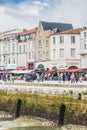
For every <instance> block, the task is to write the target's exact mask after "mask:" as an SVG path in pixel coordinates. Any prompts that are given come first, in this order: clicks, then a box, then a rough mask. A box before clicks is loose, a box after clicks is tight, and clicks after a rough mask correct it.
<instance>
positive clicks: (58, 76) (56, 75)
mask: <svg viewBox="0 0 87 130" xmlns="http://www.w3.org/2000/svg"><path fill="white" fill-rule="evenodd" d="M0 80H3V81H14V80H24V81H27V82H28V81H34V80H37V81H38V82H40V81H41V82H43V81H58V83H61V82H63V83H65V81H68V82H71V83H77V82H82V81H83V80H84V81H86V80H87V73H77V72H72V73H69V72H53V73H47V72H40V73H36V72H33V73H31V74H19V75H17V74H7V73H6V74H0Z"/></svg>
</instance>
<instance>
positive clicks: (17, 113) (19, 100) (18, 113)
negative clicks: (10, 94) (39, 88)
mask: <svg viewBox="0 0 87 130" xmlns="http://www.w3.org/2000/svg"><path fill="white" fill-rule="evenodd" d="M20 107H21V99H18V101H17V106H16V113H15V118H18V117H19V116H20Z"/></svg>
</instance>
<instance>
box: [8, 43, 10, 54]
mask: <svg viewBox="0 0 87 130" xmlns="http://www.w3.org/2000/svg"><path fill="white" fill-rule="evenodd" d="M8 53H10V44H8Z"/></svg>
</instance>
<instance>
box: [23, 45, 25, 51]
mask: <svg viewBox="0 0 87 130" xmlns="http://www.w3.org/2000/svg"><path fill="white" fill-rule="evenodd" d="M23 53H25V45H23Z"/></svg>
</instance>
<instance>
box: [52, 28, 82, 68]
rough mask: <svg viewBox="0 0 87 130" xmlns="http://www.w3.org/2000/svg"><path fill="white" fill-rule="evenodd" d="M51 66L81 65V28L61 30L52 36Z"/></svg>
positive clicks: (74, 66) (73, 66)
mask: <svg viewBox="0 0 87 130" xmlns="http://www.w3.org/2000/svg"><path fill="white" fill-rule="evenodd" d="M50 51H51V53H50V55H51V56H50V57H51V63H50V68H52V67H56V68H65V69H66V68H69V67H71V68H77V67H79V66H80V29H71V30H67V31H64V32H59V33H57V34H55V35H52V36H51V37H50Z"/></svg>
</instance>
